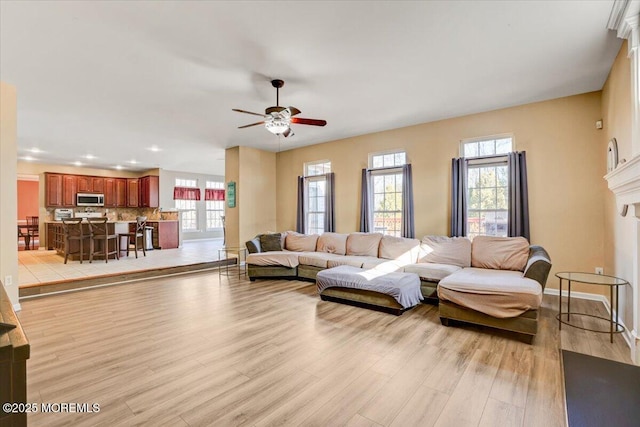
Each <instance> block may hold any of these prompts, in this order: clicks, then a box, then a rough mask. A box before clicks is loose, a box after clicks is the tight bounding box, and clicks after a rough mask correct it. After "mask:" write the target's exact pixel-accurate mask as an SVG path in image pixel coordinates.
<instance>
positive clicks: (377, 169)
mask: <svg viewBox="0 0 640 427" xmlns="http://www.w3.org/2000/svg"><path fill="white" fill-rule="evenodd" d="M408 164H410V163H405V165H408ZM402 166H404V165H400V166H387V167H385V168H371V169H368V168H367V171H368V172H375V171H384V170H389V169H402Z"/></svg>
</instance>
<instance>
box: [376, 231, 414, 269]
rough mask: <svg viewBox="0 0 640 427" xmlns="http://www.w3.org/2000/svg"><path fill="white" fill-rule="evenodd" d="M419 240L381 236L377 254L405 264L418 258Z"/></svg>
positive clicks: (411, 262)
mask: <svg viewBox="0 0 640 427" xmlns="http://www.w3.org/2000/svg"><path fill="white" fill-rule="evenodd" d="M419 252H420V240H418V239H408V238H405V237H394V236H382V239H381V240H380V246H379V250H378V256H379V257H380V258H385V259H393V260H397V261H400V262H402V263H405V264H413V263H415V262H416V261H417V260H418V254H419Z"/></svg>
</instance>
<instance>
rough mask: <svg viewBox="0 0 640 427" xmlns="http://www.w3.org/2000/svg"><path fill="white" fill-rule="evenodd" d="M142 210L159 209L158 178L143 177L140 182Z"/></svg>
mask: <svg viewBox="0 0 640 427" xmlns="http://www.w3.org/2000/svg"><path fill="white" fill-rule="evenodd" d="M138 182H139V184H138V185H139V188H138V191H139V192H140V204H139V206H140V207H141V208H157V207H158V206H160V204H159V198H160V197H159V193H160V191H159V178H158V177H157V176H143V177H142V178H140V179H139V180H138Z"/></svg>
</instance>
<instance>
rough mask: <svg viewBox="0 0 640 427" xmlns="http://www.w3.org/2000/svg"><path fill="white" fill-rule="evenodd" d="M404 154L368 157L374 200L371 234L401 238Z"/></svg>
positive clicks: (393, 153)
mask: <svg viewBox="0 0 640 427" xmlns="http://www.w3.org/2000/svg"><path fill="white" fill-rule="evenodd" d="M406 163H407V154H406V153H405V152H404V151H397V152H391V153H380V154H372V155H370V157H369V164H370V169H371V181H372V183H371V184H372V187H373V191H372V197H373V231H374V232H377V233H383V234H388V235H390V236H396V237H401V232H402V166H403V165H404V164H406Z"/></svg>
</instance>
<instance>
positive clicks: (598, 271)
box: [596, 267, 604, 274]
mask: <svg viewBox="0 0 640 427" xmlns="http://www.w3.org/2000/svg"><path fill="white" fill-rule="evenodd" d="M596 274H604V268H602V267H596Z"/></svg>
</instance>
